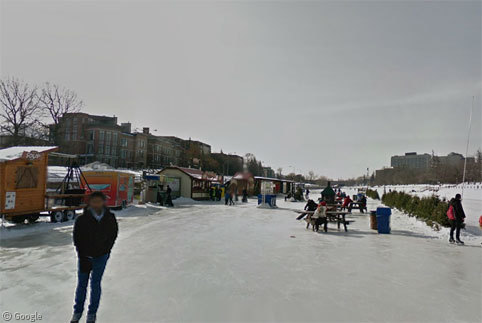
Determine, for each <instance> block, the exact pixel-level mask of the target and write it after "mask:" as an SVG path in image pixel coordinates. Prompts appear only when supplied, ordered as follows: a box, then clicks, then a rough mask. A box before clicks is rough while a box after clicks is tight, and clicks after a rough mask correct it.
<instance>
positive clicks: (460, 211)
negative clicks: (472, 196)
mask: <svg viewBox="0 0 482 323" xmlns="http://www.w3.org/2000/svg"><path fill="white" fill-rule="evenodd" d="M452 206H453V207H454V215H455V219H456V220H458V221H463V220H464V219H465V212H464V208H463V207H462V201H460V200H456V199H454V200H453V201H452Z"/></svg>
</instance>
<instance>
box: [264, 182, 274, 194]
mask: <svg viewBox="0 0 482 323" xmlns="http://www.w3.org/2000/svg"><path fill="white" fill-rule="evenodd" d="M273 192H274V183H273V182H267V181H262V182H261V194H263V195H271V194H273Z"/></svg>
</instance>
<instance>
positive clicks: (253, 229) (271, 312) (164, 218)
mask: <svg viewBox="0 0 482 323" xmlns="http://www.w3.org/2000/svg"><path fill="white" fill-rule="evenodd" d="M317 194H318V193H317V192H312V194H311V195H312V197H315V196H316V195H317ZM175 203H176V207H175V208H164V207H159V206H155V205H150V204H148V205H135V206H131V207H129V208H128V209H126V210H124V211H120V212H116V214H117V216H118V219H119V225H120V235H119V238H118V241H117V243H116V245H115V247H114V249H113V253H112V256H111V258H110V260H109V263H108V265H107V269H106V274H105V277H104V281H103V296H102V300H101V305H100V309H99V313H98V321H99V322H162V321H186V322H187V321H189V322H233V321H236V322H260V321H262V322H274V321H276V322H321V321H328V322H334V321H349V322H367V321H372V322H456V321H457V322H481V320H482V317H481V316H482V315H481V299H482V281H481V268H482V266H481V265H482V257H481V256H482V253H481V251H482V249H481V242H482V240H481V236H480V235H469V236H468V235H467V233H466V232H465V231H463V235H464V238H465V239H466V242H467V245H466V246H463V247H459V246H454V245H449V244H448V243H447V232H446V230H442V231H441V232H435V231H432V230H431V228H429V227H427V226H426V225H425V224H423V223H422V222H420V221H417V220H415V219H414V218H409V217H408V216H406V215H404V214H401V213H400V212H398V211H396V210H395V211H394V214H393V216H392V234H390V235H378V234H377V233H376V232H375V231H373V230H370V229H369V219H368V216H367V215H360V214H358V213H357V212H354V213H353V215H352V216H351V218H352V219H353V220H355V222H354V223H352V224H350V226H349V232H346V233H345V232H343V231H338V230H336V226H335V225H333V224H331V225H329V232H328V233H314V232H312V231H311V230H306V229H305V222H304V221H301V222H300V221H296V220H295V218H296V216H297V214H295V213H294V212H292V211H290V210H288V209H295V208H296V209H300V208H302V207H303V204H302V203H293V202H284V201H278V206H279V209H276V210H270V209H259V208H256V202H255V200H250V202H249V203H248V204H241V203H238V204H237V205H236V206H234V207H228V206H224V204H222V203H214V202H195V201H192V200H189V199H184V200H176V201H175ZM378 204H379V202H377V201H372V200H370V201H369V205H368V208H369V209H374V208H375V207H376V206H377V205H378ZM71 234H72V223H62V224H51V223H46V222H43V223H37V224H34V225H20V226H19V225H16V226H10V227H7V228H3V229H2V230H1V240H0V246H1V249H0V258H1V264H2V265H1V272H0V274H1V276H0V284H1V285H0V290H1V298H0V308H1V309H2V311H6V310H8V311H10V312H19V313H33V312H35V311H37V312H38V313H39V314H41V315H42V318H43V319H42V322H66V321H68V319H69V318H70V315H71V311H72V302H73V295H74V288H75V284H76V258H75V257H76V256H75V253H74V248H73V246H72V242H71V241H72V237H71Z"/></svg>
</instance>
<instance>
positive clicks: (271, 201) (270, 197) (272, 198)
mask: <svg viewBox="0 0 482 323" xmlns="http://www.w3.org/2000/svg"><path fill="white" fill-rule="evenodd" d="M262 203H263V195H262V194H259V195H258V205H260V204H262ZM264 203H265V204H268V205H269V206H270V207H276V195H274V194H266V195H265V197H264Z"/></svg>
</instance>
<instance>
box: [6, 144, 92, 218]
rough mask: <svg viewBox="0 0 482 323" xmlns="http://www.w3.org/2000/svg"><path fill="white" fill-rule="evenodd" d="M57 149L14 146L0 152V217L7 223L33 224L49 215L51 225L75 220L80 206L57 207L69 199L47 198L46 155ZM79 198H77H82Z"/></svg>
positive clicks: (59, 196)
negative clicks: (41, 216)
mask: <svg viewBox="0 0 482 323" xmlns="http://www.w3.org/2000/svg"><path fill="white" fill-rule="evenodd" d="M54 150H57V147H43V146H17V147H10V148H6V149H2V150H0V215H1V216H2V217H3V218H5V219H6V220H8V221H12V222H16V223H21V222H24V221H25V220H26V219H27V220H28V221H29V222H35V221H36V220H37V219H38V218H39V216H40V213H41V212H49V213H48V214H49V215H50V216H51V219H52V220H53V221H55V222H57V221H63V220H66V219H73V218H74V217H75V210H76V209H80V208H82V205H77V206H65V205H58V203H57V202H58V201H64V199H65V198H69V197H70V198H72V197H73V195H65V194H64V195H59V194H54V195H47V194H46V183H47V165H48V154H49V152H52V151H54ZM83 196H84V195H83V194H81V195H79V196H77V197H83Z"/></svg>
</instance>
